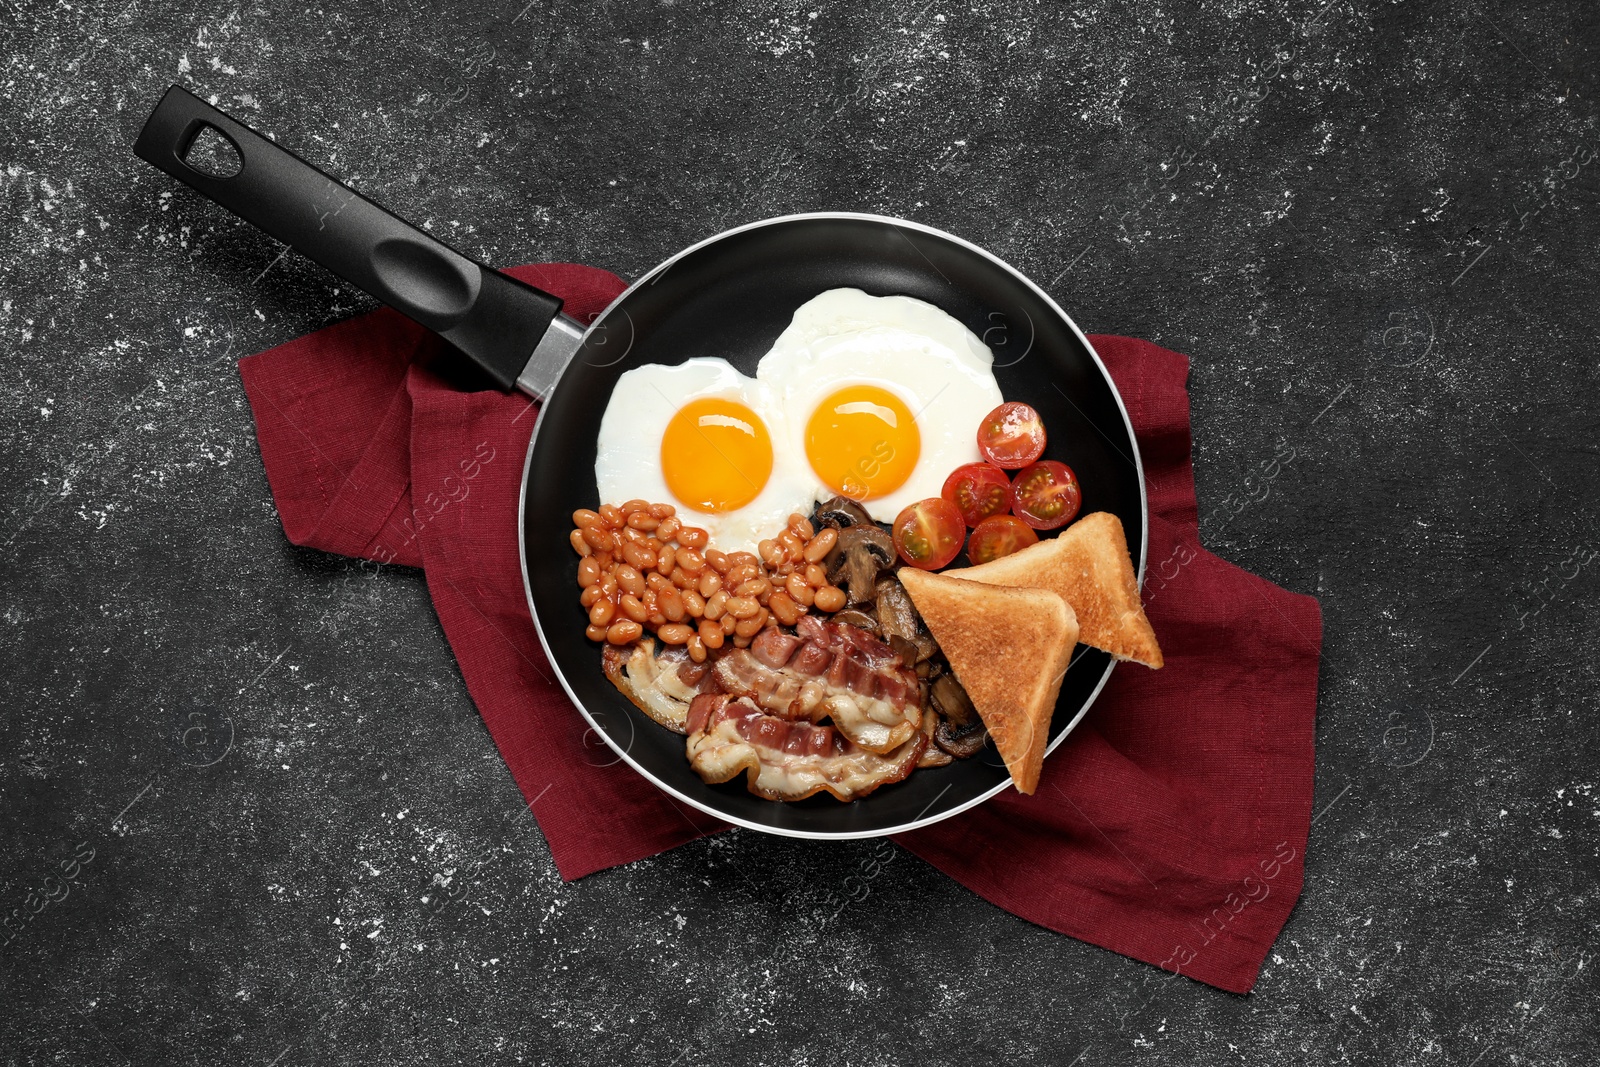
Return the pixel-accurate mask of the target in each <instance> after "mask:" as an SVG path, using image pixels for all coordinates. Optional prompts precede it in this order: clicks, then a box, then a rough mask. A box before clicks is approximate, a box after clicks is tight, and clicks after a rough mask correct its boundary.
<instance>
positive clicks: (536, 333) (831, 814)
mask: <svg viewBox="0 0 1600 1067" xmlns="http://www.w3.org/2000/svg"><path fill="white" fill-rule="evenodd" d="M203 133H204V134H206V135H207V136H208V138H211V139H213V142H214V139H215V138H216V137H221V138H222V139H224V140H225V141H226V142H227V143H228V145H230V146H231V148H232V150H233V152H234V153H236V155H237V162H238V164H239V165H238V168H237V172H236V173H232V174H228V173H227V172H226V171H225V170H220V169H219V168H216V167H212V166H209V165H206V164H204V163H203V162H201V161H200V160H198V159H191V158H190V153H191V148H192V147H193V146H194V144H195V141H196V138H197V137H199V136H200V135H201V134H203ZM134 152H135V153H136V154H137V155H138V156H139V157H140V158H142V159H144V160H146V161H148V162H150V163H152V164H154V165H155V166H156V167H159V168H160V169H161V170H164V171H166V172H167V173H168V174H170V175H172V176H173V177H176V178H178V179H179V180H181V181H183V182H185V183H187V184H188V185H190V186H192V187H193V188H195V189H196V190H198V191H199V192H200V193H202V194H204V195H205V196H207V197H209V198H210V199H212V200H214V201H216V202H217V203H218V204H220V205H222V206H223V207H225V208H227V209H229V210H230V211H233V212H234V213H235V214H237V215H239V216H241V217H243V218H244V219H246V220H248V221H250V222H252V223H254V224H256V225H257V226H259V227H261V228H262V229H263V230H265V231H266V232H267V233H268V234H270V235H271V236H273V237H275V238H277V239H278V240H280V241H283V242H285V243H287V244H289V245H291V246H292V247H294V248H295V249H297V250H298V251H300V252H301V253H303V254H305V255H307V256H309V257H310V258H311V259H314V260H316V261H317V262H319V263H321V264H322V265H323V266H325V267H327V268H328V269H329V270H331V271H333V272H334V273H335V274H337V275H339V276H340V277H342V278H344V279H345V280H347V281H349V282H351V283H352V284H355V285H357V286H359V287H360V288H362V289H364V290H366V291H367V292H368V293H370V294H372V295H373V296H374V297H376V298H377V299H379V300H381V301H383V302H385V303H387V304H389V305H390V306H391V307H394V308H395V309H397V310H399V311H400V312H402V313H404V314H405V315H408V316H409V317H411V318H412V319H414V320H416V321H417V322H419V323H421V324H422V325H423V326H426V327H428V328H429V329H432V330H434V331H436V332H437V333H439V334H440V335H441V336H443V337H444V338H445V339H446V340H448V341H450V342H451V343H452V344H453V345H454V346H455V348H456V349H458V350H459V351H460V353H461V355H462V357H463V358H464V359H466V360H470V361H471V362H473V363H475V364H477V366H478V367H479V368H481V369H482V370H483V372H484V373H486V374H487V375H488V376H489V378H491V379H492V380H493V381H494V382H495V383H496V384H497V385H498V386H499V387H500V388H502V389H511V388H516V389H520V390H521V391H523V392H524V393H527V394H528V395H530V396H532V397H535V398H538V399H541V400H542V401H543V404H542V408H541V412H540V415H539V417H538V420H537V422H536V424H535V427H534V432H533V438H532V440H531V441H530V442H529V443H528V454H527V461H526V465H525V467H524V471H523V478H522V503H521V509H520V514H519V516H518V522H519V524H520V526H521V544H522V576H523V583H524V586H525V588H526V592H527V597H528V609H529V611H530V612H531V614H532V616H533V621H534V624H535V626H536V627H537V629H538V633H539V639H540V641H541V642H542V643H543V645H544V650H545V653H546V655H547V656H548V657H549V660H550V663H551V666H552V667H553V668H554V669H555V673H556V677H557V678H559V679H560V681H561V685H562V686H563V688H565V690H566V692H567V695H568V696H569V697H571V699H572V702H573V704H574V705H576V707H577V711H578V713H579V714H581V715H582V716H583V717H584V718H585V719H586V720H587V721H588V722H589V724H590V725H591V726H592V727H593V728H594V730H595V731H596V732H597V733H598V734H599V735H600V737H601V738H603V739H604V741H605V742H606V744H607V745H609V746H610V747H611V749H612V750H613V751H614V752H615V753H616V756H617V758H618V759H620V760H623V761H625V762H626V763H628V765H630V766H631V767H633V768H634V769H635V770H637V771H638V772H639V773H640V774H643V775H644V776H645V777H646V778H648V779H650V780H651V781H652V782H654V783H655V784H656V785H657V786H659V787H660V788H661V789H663V790H665V791H666V792H668V793H670V794H671V795H672V796H674V797H677V798H678V799H679V800H682V801H683V802H685V803H687V804H691V805H693V806H694V807H696V808H699V809H701V810H703V811H706V812H708V813H710V814H712V815H714V816H717V817H719V818H721V819H725V820H727V821H728V822H731V823H735V824H738V825H740V826H745V827H749V828H751V829H754V830H760V831H764V832H768V833H776V834H785V835H789V836H794V837H809V838H849V837H870V836H876V835H880V834H890V833H897V832H900V831H903V830H910V829H914V828H916V827H920V826H926V825H928V824H930V823H934V822H937V821H939V820H941V819H945V818H948V817H950V816H951V815H954V814H956V813H957V812H960V811H964V810H965V809H967V808H970V807H972V806H974V805H976V804H979V803H981V802H982V801H984V800H986V799H988V798H989V797H991V796H993V795H994V794H996V793H998V792H999V791H1000V790H1001V789H1004V788H1005V787H1006V786H1007V784H1008V783H1009V780H1010V779H1009V777H1008V775H1007V774H1006V770H1005V767H1004V764H1003V763H1002V762H1001V760H1000V758H999V756H998V755H997V754H996V753H995V752H994V750H993V749H992V748H988V747H986V748H985V749H984V750H983V751H982V752H981V753H980V754H979V755H977V756H974V757H973V758H971V759H968V760H957V761H955V762H954V763H952V764H951V765H949V766H947V767H941V768H924V769H922V770H919V771H917V772H915V773H914V774H912V775H911V776H910V777H909V778H908V779H907V780H905V781H904V782H901V783H898V784H895V785H889V786H884V787H882V788H880V789H879V790H877V791H876V792H874V793H872V794H871V795H870V796H867V797H865V798H863V799H860V800H857V801H854V802H851V803H848V804H844V803H840V802H839V801H837V800H834V799H833V798H831V797H828V796H815V797H812V798H810V799H808V800H805V801H802V802H799V803H788V804H785V803H778V802H774V801H769V800H762V799H760V798H758V797H756V796H754V795H752V794H751V793H749V792H748V791H747V790H746V789H745V787H744V778H743V776H742V775H741V776H740V777H739V778H736V779H735V780H734V781H732V782H729V783H725V784H723V785H719V786H713V785H707V784H706V783H704V782H702V781H701V780H700V778H699V776H697V775H696V774H695V773H694V771H693V770H691V769H690V767H689V762H688V760H687V759H686V758H685V755H684V741H683V738H682V737H681V736H679V735H677V734H674V733H671V732H669V731H667V730H665V729H663V728H662V727H660V726H658V725H656V724H655V723H654V722H652V721H651V720H650V719H648V718H647V717H646V716H645V715H644V714H643V713H642V712H640V711H639V710H638V709H637V708H635V707H634V706H633V704H632V703H630V702H629V701H628V700H627V699H626V698H625V697H623V696H622V694H620V693H619V692H617V690H616V689H614V688H613V687H612V686H611V684H610V683H609V682H608V681H607V680H606V679H605V677H604V675H603V674H602V673H601V670H600V654H599V652H598V650H597V649H596V647H595V646H594V645H593V644H592V643H591V642H590V641H589V640H588V639H587V638H586V637H585V636H584V632H583V630H584V625H585V623H586V621H587V620H586V618H585V615H584V612H583V610H582V608H581V607H580V606H579V604H578V595H577V594H578V583H577V563H578V560H577V556H576V555H575V554H574V553H573V551H572V549H571V546H570V544H569V543H568V534H569V533H570V531H571V528H572V526H571V515H572V512H573V511H574V510H575V509H577V508H580V507H588V508H592V507H596V506H598V505H599V504H600V503H601V501H600V500H599V496H598V492H599V491H598V489H597V487H596V484H595V478H594V460H595V441H596V438H597V436H598V434H599V429H600V418H601V416H602V414H603V413H604V411H605V408H606V403H607V401H608V400H609V398H610V396H611V391H612V388H613V387H614V386H615V384H616V381H617V378H618V377H619V376H620V375H621V374H622V373H623V372H624V371H627V370H629V369H631V368H633V367H638V366H640V365H642V364H646V363H664V364H676V363H681V362H683V361H684V360H685V359H688V358H690V357H691V356H720V357H722V358H724V359H726V360H727V361H728V362H729V363H731V364H733V366H735V367H737V368H738V369H739V370H740V371H741V372H743V373H745V374H748V375H752V376H753V375H754V374H755V370H756V363H757V362H758V361H759V359H760V358H761V356H762V355H763V354H764V353H765V352H766V351H767V349H768V348H769V347H771V345H772V342H773V341H774V340H775V339H776V338H777V336H778V334H779V333H780V332H782V330H783V329H784V327H785V326H787V325H788V324H789V319H790V317H791V316H792V315H793V314H794V311H795V309H796V308H798V307H799V306H800V305H801V304H803V303H805V302H806V301H807V300H809V299H811V298H812V297H814V296H816V295H817V294H818V293H820V292H823V291H824V290H827V289H834V288H838V287H841V286H853V287H855V288H858V289H863V290H865V291H866V292H868V293H872V294H875V295H889V294H895V293H899V294H905V295H907V296H913V297H916V298H918V299H921V300H925V301H927V302H928V303H930V304H933V305H935V306H937V307H939V308H942V309H943V310H944V311H946V312H947V313H949V314H950V315H952V316H954V317H955V318H956V319H958V320H959V321H961V322H962V323H964V324H965V325H966V326H967V328H968V329H970V330H972V331H973V333H975V334H977V335H978V336H979V337H981V338H983V339H984V341H985V342H986V343H988V344H989V346H990V348H991V349H992V350H993V351H994V353H995V366H994V371H995V377H996V379H997V380H998V382H999V385H1000V390H1001V392H1002V394H1004V396H1005V397H1006V399H1008V400H1023V401H1026V402H1027V403H1029V404H1031V405H1032V406H1033V407H1034V408H1036V409H1037V410H1038V411H1039V412H1040V414H1041V415H1042V416H1043V417H1044V421H1045V424H1046V426H1048V428H1049V447H1048V450H1047V452H1046V456H1047V457H1048V458H1051V459H1058V460H1061V461H1063V462H1066V463H1068V464H1069V465H1071V467H1072V468H1073V470H1074V471H1075V472H1076V473H1077V475H1078V478H1079V480H1080V482H1081V484H1082V487H1083V499H1084V507H1085V509H1086V510H1089V511H1109V512H1112V513H1113V514H1115V515H1116V516H1117V517H1118V518H1119V519H1121V521H1122V525H1123V528H1124V529H1125V530H1127V531H1128V533H1129V538H1130V542H1131V543H1130V546H1129V547H1130V550H1131V551H1132V553H1133V556H1134V562H1135V565H1136V567H1137V569H1138V573H1139V575H1140V577H1141V579H1142V578H1143V574H1144V563H1145V549H1146V544H1145V537H1146V510H1145V495H1144V476H1143V468H1142V466H1141V463H1140V459H1139V449H1138V445H1137V443H1136V442H1135V440H1134V435H1133V428H1132V426H1131V425H1130V423H1129V421H1128V415H1127V411H1126V410H1125V409H1124V407H1123V404H1122V400H1121V398H1120V397H1119V396H1118V395H1117V390H1116V387H1115V386H1114V385H1113V384H1112V382H1111V378H1110V375H1109V374H1107V372H1106V369H1105V367H1104V366H1103V365H1102V364H1101V362H1100V359H1099V357H1098V356H1097V355H1096V354H1095V351H1094V349H1093V348H1092V347H1091V346H1090V344H1089V341H1088V339H1087V338H1086V337H1084V335H1083V333H1082V332H1081V331H1080V330H1079V329H1078V328H1077V326H1075V325H1074V324H1073V322H1072V320H1071V319H1070V318H1068V317H1067V314H1066V312H1064V311H1063V310H1062V309H1061V308H1060V307H1058V306H1057V305H1056V303H1055V301H1053V300H1051V299H1050V297H1048V296H1046V295H1045V293H1044V292H1043V291H1042V290H1041V289H1040V288H1039V287H1038V286H1036V285H1034V284H1033V283H1032V282H1031V281H1029V280H1028V279H1027V278H1026V277H1024V276H1023V275H1022V273H1021V272H1019V271H1018V270H1016V269H1015V268H1013V267H1011V266H1010V265H1008V264H1006V263H1005V262H1003V261H1002V260H1000V259H999V258H998V257H996V256H994V255H992V254H990V253H988V252H986V251H984V250H983V249H981V248H979V247H978V246H977V245H974V244H971V243H969V242H967V241H964V240H962V239H961V238H959V237H954V236H952V235H950V234H948V233H944V232H942V231H939V230H936V229H933V228H931V227H928V226H923V225H921V224H919V223H915V222H908V221H905V220H902V219H893V218H885V217H881V216H876V215H863V214H852V213H843V212H830V213H821V214H806V215H788V216H784V217H781V218H772V219H765V220H762V221H760V222H753V223H750V224H749V225H745V226H739V227H736V228H734V229H731V230H728V231H726V232H724V233H719V234H717V235H716V236H714V237H711V238H708V239H706V240H704V241H701V242H700V243H699V244H696V245H694V246H692V247H690V248H687V249H684V250H683V251H681V252H679V253H678V254H677V255H675V256H673V257H672V258H670V259H668V260H666V261H665V262H664V263H662V264H661V265H660V266H658V267H656V268H655V269H654V270H651V271H650V272H649V273H647V274H645V275H644V276H643V277H641V278H640V279H638V280H637V281H636V282H634V283H633V285H631V286H629V288H628V289H627V291H626V292H624V293H623V294H622V295H621V296H619V297H617V299H616V300H615V301H613V302H612V304H611V305H610V307H608V308H607V309H606V310H605V311H604V312H603V313H602V314H601V315H600V317H599V318H597V319H596V320H595V321H594V322H593V323H592V324H590V325H589V326H587V327H585V326H583V325H582V324H580V323H578V322H576V321H574V320H572V319H569V318H567V317H565V316H563V315H561V314H560V307H561V301H560V300H559V299H557V298H555V297H553V296H550V295H549V294H547V293H543V292H540V291H539V290H537V289H534V288H532V287H531V286H527V285H524V284H522V283H521V282H518V281H516V280H514V279H512V278H510V277H508V276H507V275H504V274H500V273H498V272H496V271H494V270H492V269H490V268H489V267H487V266H484V265H483V264H480V263H477V262H475V261H474V260H472V259H470V258H468V257H467V256H464V255H462V254H461V253H459V252H457V251H456V250H454V249H452V248H450V247H448V246H446V245H444V244H442V243H441V242H439V241H438V240H437V239H435V238H433V237H432V236H430V235H428V234H426V233H423V232H422V231H420V230H418V229H416V228H414V227H412V226H410V225H409V224H407V223H405V222H403V221H402V220H401V219H399V218H398V217H396V216H395V215H393V214H391V213H390V212H388V211H386V210H384V209H383V208H381V207H379V206H377V205H376V204H374V203H372V202H370V201H368V200H365V199H363V198H362V197H360V196H358V195H357V194H356V193H355V192H354V191H353V190H351V189H350V188H349V187H347V186H345V185H341V184H340V183H338V182H336V181H334V180H333V179H332V178H329V177H328V176H326V175H325V174H323V173H321V172H320V171H318V170H317V169H316V168H315V167H313V166H311V165H310V164H308V163H306V162H305V161H303V160H301V159H300V158H299V157H297V156H295V155H294V154H293V153H291V152H289V151H287V150H286V149H284V148H281V147H279V146H278V145H276V144H274V143H273V142H271V141H268V140H267V139H265V138H263V137H261V136H260V135H258V134H256V133H255V132H254V131H252V130H251V129H249V128H248V127H246V126H244V125H243V124H241V123H239V122H236V121H235V120H234V119H232V118H230V117H229V116H227V115H225V114H223V113H222V112H221V111H218V110H217V109H216V108H213V107H210V106H209V105H207V104H206V103H204V102H203V101H201V100H200V99H199V98H197V97H195V96H194V95H192V94H190V93H189V92H187V91H185V90H184V89H182V88H181V87H179V86H176V85H175V86H173V87H172V88H170V89H169V90H168V91H167V93H166V95H165V96H164V97H163V98H162V100H161V102H160V103H159V104H158V105H157V106H156V108H155V110H154V112H152V114H151V115H150V118H149V120H148V121H147V122H146V123H145V126H144V129H143V131H142V132H141V133H140V135H139V138H138V141H137V143H136V144H135V146H134ZM1135 535H1137V536H1135ZM1113 666H1114V662H1113V661H1112V659H1111V657H1110V656H1109V655H1107V654H1106V653H1104V652H1100V651H1097V650H1095V649H1090V648H1087V647H1080V648H1079V649H1078V650H1077V652H1076V655H1075V657H1074V659H1073V661H1072V665H1071V667H1070V668H1069V669H1068V670H1067V674H1066V677H1065V678H1064V679H1063V682H1062V686H1061V695H1060V697H1059V699H1058V701H1057V703H1056V708H1055V714H1054V717H1053V719H1052V720H1051V725H1050V743H1049V748H1050V749H1052V750H1053V749H1054V748H1055V747H1056V746H1057V745H1059V744H1060V743H1061V742H1062V740H1064V739H1065V738H1066V736H1067V734H1068V733H1070V732H1071V730H1072V729H1073V727H1074V726H1076V725H1077V724H1078V722H1079V721H1080V720H1081V719H1082V718H1083V716H1084V714H1085V713H1086V712H1087V711H1088V709H1089V706H1090V704H1091V703H1093V701H1094V699H1095V697H1096V696H1097V695H1098V694H1099V692H1100V690H1101V689H1102V688H1103V687H1104V685H1105V683H1106V680H1107V679H1108V678H1109V677H1110V674H1111V670H1112V668H1113Z"/></svg>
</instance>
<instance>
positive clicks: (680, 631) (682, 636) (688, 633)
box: [656, 622, 694, 645]
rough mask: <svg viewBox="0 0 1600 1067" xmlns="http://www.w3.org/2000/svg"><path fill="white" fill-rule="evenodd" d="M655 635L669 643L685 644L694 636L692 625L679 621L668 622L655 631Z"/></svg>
mask: <svg viewBox="0 0 1600 1067" xmlns="http://www.w3.org/2000/svg"><path fill="white" fill-rule="evenodd" d="M656 636H657V637H659V638H661V640H663V641H665V642H666V643H667V644H669V645H682V644H687V643H688V641H689V638H691V637H693V636H694V627H692V626H685V625H684V624H683V623H681V622H669V623H667V624H666V625H665V626H663V627H661V629H659V630H657V631H656Z"/></svg>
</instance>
